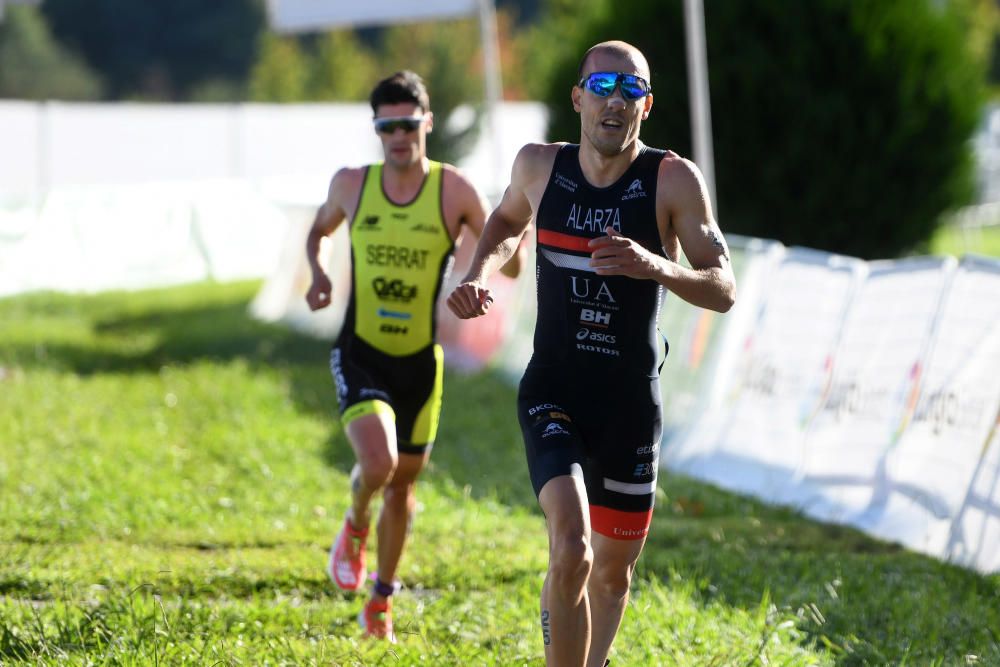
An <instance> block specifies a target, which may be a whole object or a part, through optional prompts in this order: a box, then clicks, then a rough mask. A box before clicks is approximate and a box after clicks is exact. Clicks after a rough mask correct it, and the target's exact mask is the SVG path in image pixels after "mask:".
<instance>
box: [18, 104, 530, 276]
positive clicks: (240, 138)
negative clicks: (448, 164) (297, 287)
mask: <svg viewBox="0 0 1000 667" xmlns="http://www.w3.org/2000/svg"><path fill="white" fill-rule="evenodd" d="M371 114H372V112H371V108H370V107H369V106H368V105H367V104H288V105H275V104H230V105H225V104H197V105H194V104H192V105H167V104H79V103H58V102H49V103H34V102H16V101H0V296H4V295H8V294H17V293H21V292H26V291H31V290H39V289H56V290H64V291H86V292H92V291H98V290H106V289H122V288H137V287H149V286H154V285H170V284H176V283H181V282H189V281H192V280H202V279H205V278H214V279H220V280H229V279H236V278H261V277H266V276H271V275H273V274H274V272H275V269H276V267H277V266H279V265H281V264H282V263H283V262H285V260H283V259H282V252H281V250H280V249H281V247H282V245H283V244H287V243H288V241H289V240H295V242H296V243H297V242H298V241H300V240H301V239H300V238H299V237H298V236H297V235H298V234H300V233H302V234H304V231H303V230H302V229H301V227H302V221H301V218H302V216H303V215H305V216H307V217H308V218H309V221H311V216H312V214H313V213H314V212H315V210H316V207H317V206H318V205H319V204H321V203H322V202H323V200H324V199H325V197H326V190H327V186H328V184H329V180H330V177H331V176H332V175H333V174H334V173H335V172H336V171H337V170H338V169H340V168H341V167H345V166H359V165H363V164H366V163H370V162H374V161H377V160H380V159H381V157H382V148H381V144H380V142H379V140H378V137H377V136H376V135H375V132H374V130H373V129H372V125H371ZM444 120H445V119H439V121H440V122H442V123H443V122H444ZM497 132H498V135H499V136H500V137H501V138H502V140H503V141H502V145H501V146H499V151H498V152H496V153H495V152H494V147H493V146H491V145H490V144H489V141H488V137H486V136H485V135H483V136H480V138H479V141H478V143H477V144H476V145H475V146H474V147H473V150H472V151H471V152H470V154H469V155H468V156H466V157H465V158H464V159H463V160H462V161H461V162H460V163H459V166H460V167H461V168H462V169H463V171H464V172H465V173H466V174H467V175H468V176H469V178H470V179H471V180H472V181H473V182H474V183H476V184H477V185H478V186H479V187H480V189H481V190H482V191H483V192H485V193H487V194H488V195H491V196H494V197H496V196H497V194H498V193H495V192H492V191H491V188H493V189H495V185H494V184H495V182H496V179H497V176H498V174H497V173H496V170H497V168H498V167H499V168H500V169H502V170H505V171H504V173H505V174H506V173H509V169H510V165H511V163H512V162H513V160H514V156H515V154H516V152H517V150H518V149H519V148H520V147H521V146H522V145H523V144H525V143H527V142H531V141H540V140H542V139H543V137H544V132H545V110H544V107H543V105H541V104H538V103H532V102H511V103H504V104H502V105H500V109H499V113H498V115H497ZM289 218H292V219H291V220H289ZM293 237H294V239H293ZM300 250H301V246H296V247H295V249H294V251H295V252H299V251H300Z"/></svg>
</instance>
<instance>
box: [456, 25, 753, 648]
mask: <svg viewBox="0 0 1000 667" xmlns="http://www.w3.org/2000/svg"><path fill="white" fill-rule="evenodd" d="M579 75H580V78H579V82H578V84H577V85H576V86H575V87H574V88H573V89H572V93H571V95H572V101H573V107H574V109H576V111H577V112H579V113H580V121H581V137H580V144H579V145H575V144H558V143H557V144H544V145H541V144H529V145H527V146H524V147H523V148H522V149H521V151H520V152H519V153H518V156H517V158H516V159H515V162H514V166H513V169H512V173H511V184H510V186H509V187H508V189H507V191H506V192H505V193H504V196H503V199H502V201H501V202H500V204H499V206H498V207H497V209H496V210H495V211H493V213H492V214H491V215H490V218H489V220H488V222H487V225H486V228H485V230H484V232H483V236H482V238H481V239H480V242H479V244H478V246H477V250H476V256H475V258H474V259H473V263H472V267H471V268H470V270H469V273H468V275H467V276H466V277H465V279H464V280H463V282H462V284H460V285H459V286H458V287H457V288H456V289H455V290H454V291H453V292H452V294H451V295H450V296H449V297H448V305H449V307H450V308H451V309H452V311H453V312H454V313H455V314H456V315H458V316H459V317H462V318H470V317H477V316H480V315H484V314H485V313H486V312H487V310H488V309H489V306H490V303H491V301H492V296H491V295H490V291H489V289H487V287H486V281H487V279H488V278H489V276H490V275H492V273H493V272H495V271H496V270H497V268H499V267H500V266H501V265H502V264H503V263H504V261H506V258H507V257H509V256H510V255H511V253H512V252H513V251H514V249H515V248H516V246H517V240H518V239H519V238H520V236H521V234H522V233H523V231H524V230H525V228H526V227H527V226H528V224H529V223H531V221H532V220H534V221H535V225H536V227H537V230H538V232H537V248H538V257H537V261H538V271H537V278H538V319H537V323H536V326H535V340H534V354H533V355H532V358H531V361H530V362H529V363H528V367H527V369H526V370H525V372H524V377H523V378H522V380H521V385H520V391H519V396H518V405H517V410H518V418H519V420H520V423H521V428H522V431H523V434H524V440H525V449H526V452H527V457H528V469H529V472H530V474H531V481H532V485H533V486H534V488H535V493H536V494H537V495H538V502H539V504H540V505H541V508H542V511H543V512H544V513H545V518H546V523H547V526H548V536H549V568H548V574H547V576H546V579H545V584H544V586H543V588H542V596H541V622H542V636H543V641H544V643H545V657H546V662H547V664H549V665H590V666H591V667H597V666H599V665H603V664H605V659H606V658H607V655H608V652H609V651H610V649H611V645H612V642H613V641H614V638H615V634H616V633H617V632H618V626H619V624H620V623H621V619H622V614H623V613H624V610H625V604H626V602H627V600H628V592H629V585H630V581H631V576H632V571H633V569H634V567H635V563H636V561H637V559H638V558H639V554H640V552H641V551H642V547H643V544H644V543H645V539H646V533H647V531H648V529H649V523H650V519H651V517H652V511H653V499H654V497H655V494H654V492H655V489H656V472H657V461H658V454H659V443H660V435H661V412H660V390H659V379H658V375H659V373H658V371H659V365H660V363H662V358H663V356H664V355H665V353H666V346H665V344H664V343H663V342H661V339H660V337H659V335H658V333H657V330H656V324H657V320H658V317H659V310H660V304H661V303H662V300H663V296H664V293H665V290H670V291H672V292H674V293H675V294H677V295H678V296H679V297H681V298H682V299H684V300H685V301H688V302H690V303H692V304H694V305H696V306H701V307H704V308H711V309H713V310H717V311H720V312H725V311H727V310H729V308H730V307H731V306H732V304H733V301H734V299H735V292H736V287H735V281H734V278H733V273H732V269H731V267H730V264H729V254H728V250H727V248H726V244H725V241H724V240H723V238H722V234H721V232H720V231H719V228H718V226H717V225H716V223H715V220H714V217H713V214H712V210H711V203H710V201H709V198H708V195H707V192H706V188H705V184H704V182H703V180H702V177H701V173H700V172H699V170H698V168H697V167H696V166H695V165H694V164H692V163H691V162H690V161H688V160H685V159H682V158H680V157H678V156H677V155H676V154H675V153H673V152H671V151H660V150H655V149H651V148H648V147H646V146H644V145H643V144H642V142H640V141H639V128H640V125H641V123H642V121H643V120H645V119H646V118H647V117H648V115H649V111H650V109H651V108H652V105H653V96H652V94H651V92H650V90H651V88H650V85H649V65H648V64H647V62H646V58H645V57H644V56H643V55H642V53H641V52H639V51H638V50H637V49H636V48H635V47H633V46H631V45H629V44H626V43H624V42H617V41H616V42H602V43H600V44H597V45H596V46H594V47H592V48H591V49H590V50H589V51H588V52H587V53H586V54H585V55H584V58H583V60H582V62H581V65H580V72H579ZM681 249H683V251H684V254H685V256H686V257H687V259H688V261H689V262H690V264H691V267H692V268H690V269H688V268H685V267H683V266H681V265H680V264H678V263H677V259H678V256H679V250H681Z"/></svg>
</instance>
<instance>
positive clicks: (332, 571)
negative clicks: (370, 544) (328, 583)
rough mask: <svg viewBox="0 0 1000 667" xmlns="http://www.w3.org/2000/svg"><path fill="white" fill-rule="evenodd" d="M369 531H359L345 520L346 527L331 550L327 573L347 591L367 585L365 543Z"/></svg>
mask: <svg viewBox="0 0 1000 667" xmlns="http://www.w3.org/2000/svg"><path fill="white" fill-rule="evenodd" d="M367 540H368V529H367V528H365V529H364V530H357V529H356V528H355V527H354V526H352V525H351V520H350V519H348V518H346V517H345V518H344V527H343V528H341V529H340V534H339V535H337V541H336V542H334V543H333V547H332V548H331V549H330V563H329V565H327V573H328V574H329V575H330V578H331V579H333V583H335V584H337V586H339V587H340V588H342V589H344V590H345V591H356V590H358V589H359V588H361V586H362V585H364V583H365V575H366V574H367V570H366V568H365V543H366V542H367Z"/></svg>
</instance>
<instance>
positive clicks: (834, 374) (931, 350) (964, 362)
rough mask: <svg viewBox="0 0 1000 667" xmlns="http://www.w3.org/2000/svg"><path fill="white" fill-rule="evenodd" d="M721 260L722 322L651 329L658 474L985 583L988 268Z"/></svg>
mask: <svg viewBox="0 0 1000 667" xmlns="http://www.w3.org/2000/svg"><path fill="white" fill-rule="evenodd" d="M734 245H738V246H741V247H742V250H741V251H739V252H737V253H736V255H737V257H736V259H737V269H738V274H739V275H738V282H739V297H738V302H737V306H736V307H735V308H734V309H733V311H731V312H730V313H729V314H727V315H725V316H717V315H714V314H701V313H697V311H695V309H684V310H688V311H695V312H694V313H689V314H686V315H684V316H682V317H681V318H680V320H679V321H678V319H677V318H676V317H675V316H674V315H675V314H676V311H677V306H676V304H675V305H674V308H673V311H674V312H673V313H672V312H670V311H668V312H665V313H664V319H663V328H664V330H665V331H666V332H667V333H668V336H670V334H673V337H672V338H671V340H672V351H671V355H672V357H673V358H670V359H668V361H667V365H666V367H665V369H664V376H663V387H664V396H665V400H666V401H667V409H666V418H667V422H668V426H669V427H671V428H669V429H668V432H667V433H666V435H665V438H664V443H663V461H664V463H665V465H667V466H668V467H670V468H673V469H677V470H680V471H683V472H685V473H688V474H691V475H693V476H695V477H699V478H702V479H705V480H708V481H711V482H713V483H717V484H719V485H720V486H723V487H726V488H730V489H735V490H739V491H742V492H746V493H750V494H752V495H755V496H758V497H760V498H762V499H764V500H767V501H772V502H778V503H782V504H788V505H792V506H795V507H798V508H801V509H802V510H803V512H804V513H806V514H807V515H809V516H812V517H815V518H819V519H822V520H829V521H834V522H839V523H846V524H850V525H853V526H856V527H858V528H860V529H862V530H865V531H866V532H869V533H871V534H873V535H875V536H878V537H882V538H885V539H889V540H893V541H898V542H900V543H902V544H903V545H905V546H907V547H909V548H911V549H914V550H917V551H921V552H924V553H927V554H931V555H934V556H937V557H939V558H942V559H945V560H949V561H953V562H955V563H958V564H961V565H964V566H968V567H973V568H976V569H978V570H981V571H983V572H993V571H997V570H1000V433H998V430H1000V429H998V422H1000V261H995V260H988V259H984V258H976V257H969V256H967V257H965V258H963V259H962V260H961V261H960V262H956V261H955V260H953V259H944V258H930V257H927V258H914V259H904V260H899V261H891V262H890V261H881V262H871V263H865V262H862V261H860V260H857V259H852V258H846V257H839V256H835V255H829V254H826V253H819V252H816V251H811V250H804V249H800V248H787V249H786V248H784V247H782V246H780V245H778V244H772V243H766V242H761V241H756V240H754V241H746V240H743V241H742V242H739V243H735V244H734ZM706 317H707V318H709V319H710V320H711V322H712V324H713V325H717V328H718V331H716V332H714V334H713V335H714V340H713V342H712V343H711V350H710V352H708V353H707V354H705V353H702V354H701V355H700V356H701V357H702V361H701V362H700V363H699V366H698V367H692V366H691V364H690V359H691V354H690V353H691V351H692V350H694V349H698V348H699V347H702V348H703V347H704V346H705V345H706V342H705V339H706V335H707V332H708V329H710V328H711V327H710V326H702V327H701V328H700V329H698V328H695V329H692V328H690V327H689V326H687V325H688V321H690V320H696V319H699V318H706ZM706 357H707V358H706ZM692 377H696V378H697V382H692V381H691V378H692ZM678 378H679V379H680V380H681V381H680V382H679V383H678V382H677V381H676V380H677V379H678ZM692 409H694V410H695V415H696V416H695V417H694V418H693V419H686V418H681V416H682V415H685V414H687V415H688V416H689V415H690V414H691V410H692Z"/></svg>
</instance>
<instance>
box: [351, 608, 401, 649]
mask: <svg viewBox="0 0 1000 667" xmlns="http://www.w3.org/2000/svg"><path fill="white" fill-rule="evenodd" d="M358 623H360V624H361V629H362V630H364V632H365V637H375V638H377V639H387V640H389V641H390V642H391V643H393V644H395V643H396V635H394V634H393V633H392V598H386V599H385V602H376V601H375V600H371V599H369V600H368V602H366V603H365V606H364V608H363V609H362V610H361V613H360V614H358Z"/></svg>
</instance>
